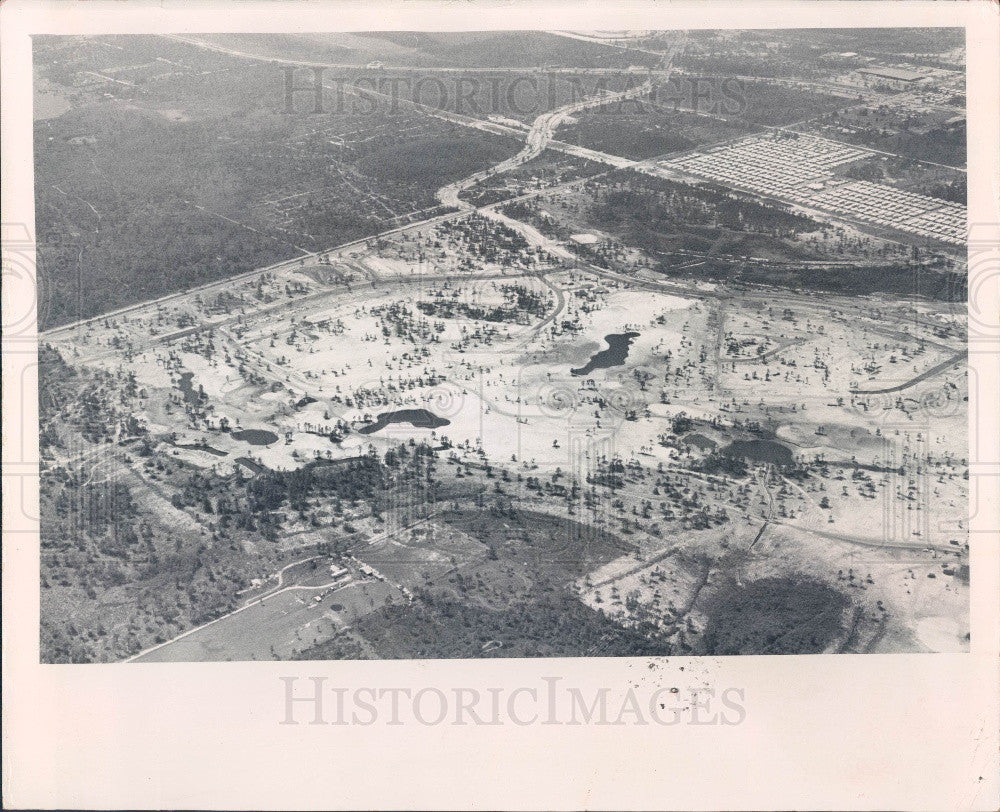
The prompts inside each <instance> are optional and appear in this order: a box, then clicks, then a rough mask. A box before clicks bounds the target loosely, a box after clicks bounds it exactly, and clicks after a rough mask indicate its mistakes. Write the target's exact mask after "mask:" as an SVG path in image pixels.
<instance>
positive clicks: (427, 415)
mask: <svg viewBox="0 0 1000 812" xmlns="http://www.w3.org/2000/svg"><path fill="white" fill-rule="evenodd" d="M392 423H409V424H410V425H412V426H415V427H416V428H418V429H439V428H441V426H447V425H449V424H450V423H451V421H450V420H446V419H445V418H443V417H438V416H437V415H436V414H434V412H429V411H427V409H400V410H399V411H398V412H382V414H380V415H379V416H378V419H377V420H376V421H375V422H374V423H370V424H369V425H367V426H365V427H363V428H360V429H358V432H359V433H360V434H374V433H375V432H376V431H381V430H382V429H384V428H385V427H386V426H388V425H391V424H392Z"/></svg>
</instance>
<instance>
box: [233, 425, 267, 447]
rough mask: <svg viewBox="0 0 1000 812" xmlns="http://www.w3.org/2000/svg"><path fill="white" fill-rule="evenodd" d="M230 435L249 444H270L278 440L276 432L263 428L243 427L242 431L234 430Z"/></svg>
mask: <svg viewBox="0 0 1000 812" xmlns="http://www.w3.org/2000/svg"><path fill="white" fill-rule="evenodd" d="M232 436H233V439H234V440H242V441H243V442H244V443H250V445H271V443H276V442H278V435H277V434H275V433H274V432H273V431H264V429H243V430H242V431H234V432H233V435H232Z"/></svg>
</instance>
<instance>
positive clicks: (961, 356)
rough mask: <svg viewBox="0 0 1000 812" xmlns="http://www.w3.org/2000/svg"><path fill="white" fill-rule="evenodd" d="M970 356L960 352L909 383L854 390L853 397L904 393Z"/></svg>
mask: <svg viewBox="0 0 1000 812" xmlns="http://www.w3.org/2000/svg"><path fill="white" fill-rule="evenodd" d="M967 356H968V353H967V352H966V350H959V351H958V352H956V353H955V354H954V355H953V356H952V357H951V358H948V359H946V360H944V361H942V362H941V363H940V364H935V365H934V366H932V367H931V368H930V369H928V370H925V371H923V372H921V373H920V374H919V375H915V376H914V377H912V378H910V379H909V380H908V381H904V382H903V383H900V384H896V385H895V386H887V387H884V388H883V389H852V390H851V394H852V395H887V394H889V393H890V392H902V391H903V390H904V389H909V388H910V387H911V386H916V385H917V384H918V383H920V382H921V381H926V380H927V379H928V378H932V377H934V376H935V375H937V374H938V373H939V372H944V370H946V369H949V368H950V367H953V366H955V365H957V364H960V363H961V362H962V361H964V360H965V359H966V358H967Z"/></svg>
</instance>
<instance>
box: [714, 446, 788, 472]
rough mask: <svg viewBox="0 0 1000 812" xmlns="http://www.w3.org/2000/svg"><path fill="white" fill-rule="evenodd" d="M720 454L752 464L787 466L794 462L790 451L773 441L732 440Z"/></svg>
mask: <svg viewBox="0 0 1000 812" xmlns="http://www.w3.org/2000/svg"><path fill="white" fill-rule="evenodd" d="M722 453H723V454H726V455H728V456H730V457H742V458H743V459H745V460H752V461H753V462H769V463H771V464H772V465H782V466H788V465H793V464H794V462H795V457H794V455H793V454H792V450H791V449H790V448H788V446H784V445H782V444H781V443H776V442H774V440H733V441H732V442H731V443H730V444H729V445H727V446H726V447H725V448H724V449H722Z"/></svg>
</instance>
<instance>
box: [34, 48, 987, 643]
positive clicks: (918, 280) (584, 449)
mask: <svg viewBox="0 0 1000 812" xmlns="http://www.w3.org/2000/svg"><path fill="white" fill-rule="evenodd" d="M34 46H35V53H34V82H35V115H34V118H35V132H34V149H35V172H36V187H35V190H36V192H35V195H36V196H35V201H36V212H37V228H38V243H39V248H38V252H39V265H40V278H41V279H42V280H43V285H44V292H45V294H46V295H47V299H46V300H45V301H44V303H43V305H44V312H43V313H42V316H43V318H44V321H43V322H42V324H41V325H40V326H41V328H42V332H41V335H40V344H39V367H40V370H39V374H40V380H39V409H40V412H39V414H40V452H41V461H42V462H41V657H42V660H43V661H45V662H71V663H83V662H117V661H122V660H127V661H131V660H138V661H140V662H151V661H205V660H209V661H212V660H261V659H277V660H282V659H343V658H372V659H387V658H452V657H460V658H479V657H546V656H622V655H671V654H680V655H699V654H710V655H712V654H725V655H731V654H819V653H831V654H832V653H842V652H851V653H869V652H959V651H964V650H967V648H968V644H969V606H968V604H969V592H968V584H969V560H968V549H969V545H968V536H967V529H966V524H965V518H966V505H967V503H968V480H969V460H968V457H969V454H968V438H967V431H966V421H967V418H968V383H967V369H966V362H965V358H966V351H967V350H966V346H967V331H966V318H967V312H966V307H965V301H966V294H967V291H966V278H967V267H966V258H965V256H964V252H965V247H966V228H967V226H966V205H965V204H966V121H965V113H966V101H965V50H964V31H962V30H961V29H920V28H914V29H908V28H895V29H872V30H869V31H865V32H858V31H854V30H845V29H840V30H837V29H832V30H814V31H809V32H802V31H790V32H789V31H761V30H756V31H755V30H724V31H720V30H706V31H669V32H662V31H615V32H599V31H598V32H595V31H513V32H504V31H499V32H482V33H447V32H446V33H436V32H365V33H350V34H309V35H245V34H244V35H225V34H222V35H220V34H215V35H170V36H117V37H51V38H49V37H42V38H39V39H36V40H35V42H34Z"/></svg>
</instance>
